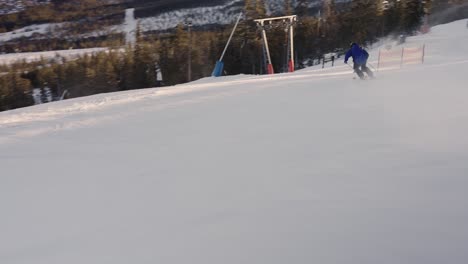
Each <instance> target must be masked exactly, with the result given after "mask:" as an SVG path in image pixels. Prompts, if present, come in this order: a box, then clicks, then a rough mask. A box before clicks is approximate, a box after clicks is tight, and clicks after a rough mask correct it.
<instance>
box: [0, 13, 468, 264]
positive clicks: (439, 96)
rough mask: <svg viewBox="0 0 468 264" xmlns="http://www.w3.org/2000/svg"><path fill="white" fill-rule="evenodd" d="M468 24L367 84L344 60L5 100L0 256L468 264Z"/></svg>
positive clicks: (29, 263) (435, 38)
mask: <svg viewBox="0 0 468 264" xmlns="http://www.w3.org/2000/svg"><path fill="white" fill-rule="evenodd" d="M466 23H467V21H466V20H465V21H458V22H455V23H451V24H448V25H442V26H438V27H436V28H433V30H432V32H431V33H429V34H427V35H424V36H417V37H413V38H410V39H408V45H420V44H422V43H426V55H427V56H426V63H425V64H424V65H412V66H405V67H403V69H393V70H382V71H379V72H378V73H377V79H375V80H370V81H361V80H353V79H352V72H351V70H350V69H349V67H348V66H346V65H342V64H341V65H339V66H337V67H334V68H326V69H324V70H322V69H315V68H310V69H305V70H302V71H298V72H295V73H292V74H279V75H274V76H245V75H240V76H232V77H223V78H218V79H214V78H207V79H203V80H200V81H198V82H194V83H190V84H186V85H179V86H176V87H168V88H163V89H146V90H139V91H127V92H121V93H113V94H102V95H96V96H91V97H86V98H80V99H74V100H67V101H62V102H58V103H51V104H44V105H40V106H35V107H30V108H25V109H19V110H14V111H9V112H3V113H0V168H1V175H0V211H1V217H0V234H1V235H0V263H2V264H40V263H47V264H63V263H67V264H83V263H86V264H103V263H112V264H120V263H122V264H127V263H166V264H168V263H173V264H179V263H203V264H215V263H216V264H219V263H224V264H227V263H232V264H238V263H255V264H258V263H265V264H276V263H278V264H284V263H304V264H305V263H321V264H338V263H359V264H375V263H380V264H394V263H399V264H405V263H407V264H417V263H421V264H430V263H433V264H440V263H466V260H467V259H468V248H467V245H468V206H467V201H468V191H467V186H468V162H467V161H468V137H467V136H466V135H467V134H468V89H467V87H468V85H467V83H468V74H467V70H468V45H467V43H468V29H467V28H466ZM371 55H372V57H373V59H375V57H376V51H373V52H371Z"/></svg>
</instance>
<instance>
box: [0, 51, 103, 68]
mask: <svg viewBox="0 0 468 264" xmlns="http://www.w3.org/2000/svg"><path fill="white" fill-rule="evenodd" d="M107 50H108V48H89V49H69V50H55V51H41V52H22V53H8V54H1V55H0V64H5V65H8V64H12V63H15V62H22V61H25V62H33V61H40V60H42V59H45V60H49V59H53V58H56V57H63V58H67V59H74V58H77V57H79V56H83V55H85V54H95V53H99V52H103V51H107Z"/></svg>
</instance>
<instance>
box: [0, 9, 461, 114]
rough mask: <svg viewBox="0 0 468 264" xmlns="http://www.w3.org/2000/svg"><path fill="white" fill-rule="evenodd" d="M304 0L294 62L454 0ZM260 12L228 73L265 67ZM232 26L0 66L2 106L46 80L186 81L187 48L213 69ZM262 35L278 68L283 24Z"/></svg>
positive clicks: (242, 29) (149, 36) (232, 54)
mask: <svg viewBox="0 0 468 264" xmlns="http://www.w3.org/2000/svg"><path fill="white" fill-rule="evenodd" d="M307 2H308V1H307V0H297V3H296V5H295V6H294V7H292V5H291V1H288V0H286V1H285V10H286V11H285V14H284V15H289V14H297V15H298V22H297V24H296V25H295V37H294V38H295V40H294V41H295V47H296V54H295V59H296V64H297V65H296V67H297V68H301V67H305V66H307V64H308V63H309V62H310V61H311V60H314V59H319V58H321V57H323V55H324V54H326V53H330V52H338V53H340V52H342V51H344V50H345V49H346V48H347V47H348V46H349V43H350V42H358V43H361V44H362V45H369V44H371V43H373V42H374V41H376V40H377V39H378V38H380V37H383V36H388V35H392V34H393V35H396V36H397V35H399V34H402V33H404V34H412V33H414V32H416V31H417V30H419V28H420V26H421V23H422V21H424V19H423V18H424V16H425V15H426V14H431V12H432V10H433V7H434V6H438V5H443V4H447V5H450V4H453V3H452V2H453V1H450V0H439V1H436V0H433V1H429V0H426V1H421V0H401V1H397V0H390V1H387V2H383V1H382V2H381V1H375V0H353V1H350V2H349V3H347V4H345V5H340V6H337V4H336V3H335V2H334V1H333V0H326V1H324V3H323V6H322V8H321V10H320V15H317V13H315V12H314V13H313V14H311V13H310V11H311V10H310V9H308V7H307ZM442 2H443V3H442ZM262 17H266V10H265V5H264V0H245V6H244V19H243V20H242V21H241V23H240V24H239V27H238V29H237V31H236V34H235V35H234V38H233V41H232V43H231V46H230V48H229V49H228V51H227V53H226V56H225V58H224V61H225V74H239V73H244V74H263V73H265V68H264V66H265V65H264V56H263V46H262V41H261V38H260V34H259V32H260V31H259V29H258V28H257V26H256V25H255V23H254V22H253V19H256V18H262ZM232 26H233V25H229V26H226V27H225V28H214V29H211V30H209V31H208V30H201V29H198V30H197V29H195V32H192V34H191V37H190V36H189V34H188V31H187V28H186V27H185V26H183V25H179V26H178V27H177V28H176V29H175V30H174V31H173V32H171V33H167V32H166V33H159V34H158V33H146V34H145V35H144V34H142V33H141V32H139V33H138V34H137V44H136V45H134V47H126V48H115V49H111V50H110V51H109V52H103V53H100V54H95V55H84V56H82V57H80V58H77V59H73V60H66V59H64V58H60V59H57V58H56V59H55V60H54V61H53V62H50V61H41V62H37V63H33V64H26V63H17V64H14V65H11V66H3V67H0V111H3V110H8V109H14V108H18V107H24V106H28V105H32V104H33V99H32V96H31V94H32V90H33V89H34V88H44V87H49V88H50V89H51V90H52V93H53V94H54V96H55V97H56V98H58V97H60V96H61V95H62V94H63V93H64V91H67V92H68V93H67V98H74V97H80V96H87V95H92V94H97V93H105V92H114V91H123V90H130V89H139V88H147V87H158V86H165V85H174V84H178V83H183V82H186V81H188V76H187V72H188V67H189V65H188V62H187V61H188V57H189V50H191V61H192V67H191V69H192V80H195V79H199V78H202V77H206V76H210V75H211V72H212V70H213V67H214V64H215V62H216V60H217V59H218V57H219V55H220V53H221V51H222V49H223V48H224V45H225V42H226V40H227V38H228V36H229V34H230V30H231V29H232ZM267 35H268V38H269V42H270V45H271V46H270V51H271V55H272V60H273V64H274V68H275V71H276V72H281V71H282V70H283V69H284V66H285V64H286V63H285V62H286V61H285V60H286V52H285V49H286V46H285V45H286V32H285V25H283V24H281V23H279V24H272V25H271V26H269V28H268V31H267ZM189 47H191V48H189ZM158 74H159V75H162V76H163V80H159V79H158Z"/></svg>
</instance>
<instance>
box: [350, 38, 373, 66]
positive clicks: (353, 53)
mask: <svg viewBox="0 0 468 264" xmlns="http://www.w3.org/2000/svg"><path fill="white" fill-rule="evenodd" d="M349 57H353V62H354V63H355V64H359V65H363V64H366V63H367V59H368V58H369V53H367V51H365V50H364V49H362V48H361V47H359V45H358V44H356V43H353V45H352V46H351V49H349V50H348V52H346V56H345V60H344V61H345V63H347V62H348V59H349Z"/></svg>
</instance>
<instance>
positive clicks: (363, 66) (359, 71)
mask: <svg viewBox="0 0 468 264" xmlns="http://www.w3.org/2000/svg"><path fill="white" fill-rule="evenodd" d="M354 71H355V72H356V74H357V75H358V76H359V78H361V79H364V74H363V72H365V73H367V76H369V77H371V78H374V73H373V72H372V71H371V70H370V69H369V67H367V65H366V63H364V64H357V63H355V64H354Z"/></svg>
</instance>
